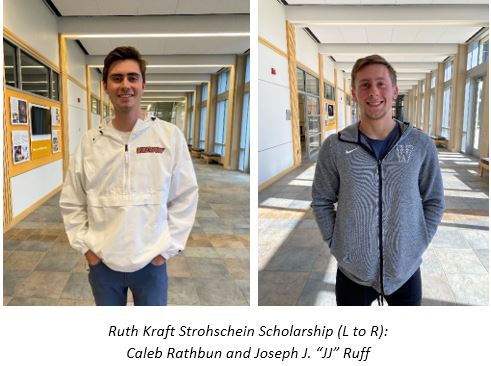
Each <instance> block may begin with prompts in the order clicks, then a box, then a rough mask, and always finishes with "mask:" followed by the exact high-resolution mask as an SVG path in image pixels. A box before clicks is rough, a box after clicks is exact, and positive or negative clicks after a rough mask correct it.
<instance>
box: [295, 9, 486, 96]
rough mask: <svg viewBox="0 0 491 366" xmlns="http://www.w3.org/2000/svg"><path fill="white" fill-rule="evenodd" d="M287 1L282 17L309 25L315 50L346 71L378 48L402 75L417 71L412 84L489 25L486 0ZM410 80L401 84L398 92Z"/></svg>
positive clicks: (377, 50)
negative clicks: (316, 46) (314, 38)
mask: <svg viewBox="0 0 491 366" xmlns="http://www.w3.org/2000/svg"><path fill="white" fill-rule="evenodd" d="M287 3H288V6H286V16H287V19H288V20H289V21H291V22H292V23H293V24H295V26H297V27H301V28H308V29H309V30H310V31H311V32H312V34H313V35H314V36H315V37H316V38H317V39H318V41H319V42H320V45H319V52H320V53H323V54H326V55H327V56H330V57H332V58H333V59H334V60H336V62H338V63H342V64H338V67H339V68H340V69H341V70H343V71H345V72H346V74H347V75H346V77H349V72H350V70H351V66H352V65H353V63H354V62H355V61H356V59H358V58H360V57H363V56H366V55H367V54H372V53H377V54H380V55H381V56H383V57H385V58H386V59H387V60H388V61H390V62H392V63H398V64H399V65H398V66H399V67H398V68H397V67H396V71H397V72H398V73H399V74H401V75H402V74H405V73H413V74H414V73H415V72H417V73H419V74H416V75H413V78H412V79H411V83H412V84H411V83H410V84H411V85H415V84H416V83H417V82H418V80H421V74H420V73H427V72H429V71H431V70H433V69H435V68H436V67H437V63H438V62H442V61H444V60H445V59H447V58H448V57H451V56H453V55H454V54H455V52H456V49H457V45H458V44H462V43H465V42H466V41H468V40H469V38H471V37H472V36H473V35H474V34H476V33H477V32H479V30H480V29H482V28H483V27H487V26H489V15H488V14H489V11H488V1H487V0H469V1H463V0H462V1H456V0H453V1H452V0H440V1H438V0H433V1H428V0H426V1H424V0H423V1H422V0H412V1H405V0H392V1H391V0H373V1H368V0H367V1H364V0H358V1H349V0H342V1H341V0H339V1H338V0H287ZM388 45H390V47H387V46H388ZM422 63H426V64H422ZM411 64H414V66H411ZM404 79H405V80H407V79H408V78H407V77H405V78H404ZM411 85H409V86H407V85H405V86H404V87H402V88H400V89H401V91H402V93H404V92H405V91H407V90H408V89H409V88H410V87H411Z"/></svg>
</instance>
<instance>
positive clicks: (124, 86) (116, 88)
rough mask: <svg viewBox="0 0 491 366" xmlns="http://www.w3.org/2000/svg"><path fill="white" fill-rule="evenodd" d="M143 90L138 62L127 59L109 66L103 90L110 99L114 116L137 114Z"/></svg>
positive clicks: (143, 85) (143, 84)
mask: <svg viewBox="0 0 491 366" xmlns="http://www.w3.org/2000/svg"><path fill="white" fill-rule="evenodd" d="M144 89H145V83H144V82H143V77H142V74H141V71H140V66H139V65H138V62H136V61H135V60H131V59H128V60H120V61H115V62H113V63H112V64H111V67H110V68H109V72H108V76H107V81H106V82H105V83H104V90H105V91H106V93H107V95H108V96H109V98H110V99H111V102H112V104H113V106H114V110H115V113H116V115H117V114H118V113H132V112H138V111H139V110H140V100H141V97H142V95H143V91H144Z"/></svg>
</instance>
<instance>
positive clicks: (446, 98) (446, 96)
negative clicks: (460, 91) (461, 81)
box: [441, 86, 452, 139]
mask: <svg viewBox="0 0 491 366" xmlns="http://www.w3.org/2000/svg"><path fill="white" fill-rule="evenodd" d="M451 98H452V88H451V87H450V86H449V87H447V88H445V90H444V91H443V115H442V131H441V135H442V136H443V137H445V138H446V139H449V138H450V107H451V104H450V103H451Z"/></svg>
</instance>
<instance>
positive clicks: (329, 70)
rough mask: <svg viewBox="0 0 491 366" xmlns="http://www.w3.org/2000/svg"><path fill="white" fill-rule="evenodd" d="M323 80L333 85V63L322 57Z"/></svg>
mask: <svg viewBox="0 0 491 366" xmlns="http://www.w3.org/2000/svg"><path fill="white" fill-rule="evenodd" d="M323 64H324V79H325V80H327V81H329V82H330V83H331V84H332V85H334V61H333V60H331V59H330V58H329V57H326V56H324V60H323Z"/></svg>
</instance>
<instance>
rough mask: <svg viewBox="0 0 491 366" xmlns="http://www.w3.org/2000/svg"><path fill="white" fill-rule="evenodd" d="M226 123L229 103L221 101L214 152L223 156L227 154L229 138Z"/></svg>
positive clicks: (218, 109) (218, 106) (218, 108)
mask: <svg viewBox="0 0 491 366" xmlns="http://www.w3.org/2000/svg"><path fill="white" fill-rule="evenodd" d="M226 122H227V101H226V100H221V101H219V102H218V103H217V115H216V121H215V147H214V152H215V153H217V154H220V155H222V156H223V155H224V154H225V143H226V138H227V137H226V125H227V123H226Z"/></svg>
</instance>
